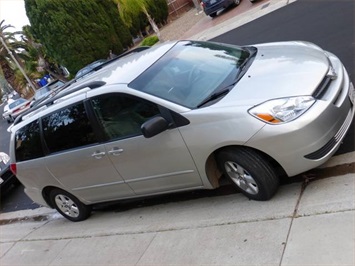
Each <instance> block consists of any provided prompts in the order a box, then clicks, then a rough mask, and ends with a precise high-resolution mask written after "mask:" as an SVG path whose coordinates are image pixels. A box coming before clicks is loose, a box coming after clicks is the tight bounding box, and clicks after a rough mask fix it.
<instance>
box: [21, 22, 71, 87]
mask: <svg viewBox="0 0 355 266" xmlns="http://www.w3.org/2000/svg"><path fill="white" fill-rule="evenodd" d="M21 38H22V40H23V42H24V43H25V44H26V48H25V50H26V59H25V68H26V70H28V72H29V73H30V76H31V78H39V77H42V76H43V75H44V74H47V73H49V74H50V75H51V76H52V77H54V78H56V79H61V80H64V81H65V80H66V78H65V77H64V75H63V73H62V70H61V69H60V67H59V65H58V63H57V62H55V60H54V59H52V58H51V57H49V56H48V54H47V51H46V49H45V47H44V46H43V45H42V44H40V43H39V41H38V40H36V39H35V38H34V36H33V34H32V31H31V26H29V25H27V26H24V27H23V28H22V37H21Z"/></svg>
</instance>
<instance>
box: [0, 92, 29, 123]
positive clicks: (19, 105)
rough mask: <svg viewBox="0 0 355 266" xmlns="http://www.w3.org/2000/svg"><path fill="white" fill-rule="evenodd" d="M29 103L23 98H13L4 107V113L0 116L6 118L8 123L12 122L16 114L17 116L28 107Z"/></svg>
mask: <svg viewBox="0 0 355 266" xmlns="http://www.w3.org/2000/svg"><path fill="white" fill-rule="evenodd" d="M30 103H31V102H30V101H28V100H26V99H23V98H19V99H17V100H14V101H13V102H12V103H10V104H8V105H7V106H5V107H4V113H3V114H2V118H3V119H6V120H7V122H8V123H11V122H13V121H14V120H15V118H16V117H17V116H19V115H20V114H22V113H23V112H25V111H26V110H28V109H29V108H30ZM5 108H6V111H5Z"/></svg>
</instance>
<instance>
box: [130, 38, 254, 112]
mask: <svg viewBox="0 0 355 266" xmlns="http://www.w3.org/2000/svg"><path fill="white" fill-rule="evenodd" d="M249 55H250V53H249V52H248V51H247V50H245V49H243V48H241V47H237V46H227V45H222V44H218V43H211V42H193V41H181V42H178V43H177V44H176V45H175V46H174V47H173V48H172V49H170V50H169V51H168V52H167V53H166V54H165V55H164V56H163V57H161V58H160V59H159V60H158V61H157V62H155V63H154V64H153V65H152V66H151V67H150V68H149V69H147V70H146V71H145V72H144V73H143V74H141V75H140V76H139V77H138V78H137V79H135V80H134V81H133V82H131V83H130V84H129V86H130V87H131V88H133V89H136V90H140V91H143V92H146V93H149V94H152V95H155V96H157V97H160V98H163V99H166V100H169V101H171V102H174V103H177V104H180V105H182V106H185V107H188V108H191V109H194V108H198V107H199V104H200V103H201V102H203V101H204V99H206V98H207V97H208V96H210V95H211V94H213V93H214V92H216V91H218V90H220V89H221V88H224V87H226V86H230V85H231V84H233V83H235V82H236V78H237V76H238V74H239V72H240V66H241V65H242V64H243V63H244V62H245V61H246V60H247V59H248V57H249Z"/></svg>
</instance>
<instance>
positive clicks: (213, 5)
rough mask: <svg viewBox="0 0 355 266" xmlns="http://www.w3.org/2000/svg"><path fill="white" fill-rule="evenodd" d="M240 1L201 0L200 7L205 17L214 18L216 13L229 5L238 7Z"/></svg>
mask: <svg viewBox="0 0 355 266" xmlns="http://www.w3.org/2000/svg"><path fill="white" fill-rule="evenodd" d="M240 1H241V0H202V2H201V5H202V8H203V11H204V12H205V14H206V15H207V16H210V17H212V18H213V17H215V16H217V12H218V11H220V10H222V9H224V8H227V7H229V6H231V5H235V6H237V5H239V4H240Z"/></svg>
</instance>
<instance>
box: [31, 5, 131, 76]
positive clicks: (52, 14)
mask: <svg viewBox="0 0 355 266" xmlns="http://www.w3.org/2000/svg"><path fill="white" fill-rule="evenodd" d="M25 8H26V13H27V16H28V18H29V21H30V23H31V28H32V32H33V35H34V37H35V38H36V39H39V40H40V43H41V44H42V45H43V46H44V47H45V49H46V51H47V52H48V55H49V56H50V57H52V58H53V59H54V60H55V61H57V62H58V63H60V64H61V65H64V66H66V67H67V68H68V69H69V71H70V72H71V73H73V74H74V73H76V72H77V71H78V70H79V69H80V68H82V67H83V66H85V65H87V64H89V63H91V62H92V61H95V60H97V59H100V58H107V57H108V55H109V51H110V50H111V51H112V52H113V53H114V54H120V53H122V51H123V49H124V48H127V47H128V46H130V45H131V44H132V38H131V36H130V34H129V30H128V29H127V27H126V26H125V25H124V24H123V23H122V21H121V20H119V13H118V11H117V9H116V7H115V5H114V3H113V2H112V1H111V0H85V1H83V0H70V1H68V0H25Z"/></svg>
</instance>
